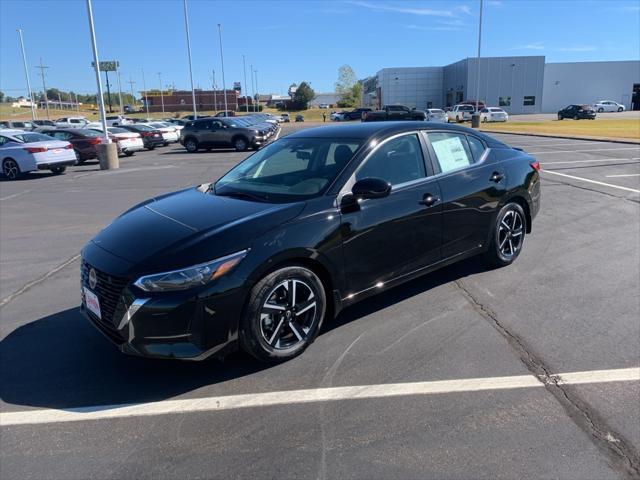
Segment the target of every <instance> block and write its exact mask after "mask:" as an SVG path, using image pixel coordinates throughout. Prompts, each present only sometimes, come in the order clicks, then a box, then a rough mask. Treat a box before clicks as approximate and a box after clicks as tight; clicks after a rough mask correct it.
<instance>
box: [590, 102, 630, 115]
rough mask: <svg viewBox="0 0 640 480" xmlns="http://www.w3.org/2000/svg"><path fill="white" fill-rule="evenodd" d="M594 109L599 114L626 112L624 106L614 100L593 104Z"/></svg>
mask: <svg viewBox="0 0 640 480" xmlns="http://www.w3.org/2000/svg"><path fill="white" fill-rule="evenodd" d="M593 109H594V110H595V111H596V112H598V113H601V112H624V105H622V104H621V103H617V102H614V101H612V100H600V101H599V102H596V103H594V104H593Z"/></svg>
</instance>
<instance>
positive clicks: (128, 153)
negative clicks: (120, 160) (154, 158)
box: [124, 152, 135, 157]
mask: <svg viewBox="0 0 640 480" xmlns="http://www.w3.org/2000/svg"><path fill="white" fill-rule="evenodd" d="M134 153H135V152H124V154H125V155H126V156H127V157H130V156H131V155H133V154H134Z"/></svg>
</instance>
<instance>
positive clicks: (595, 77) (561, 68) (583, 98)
mask: <svg viewBox="0 0 640 480" xmlns="http://www.w3.org/2000/svg"><path fill="white" fill-rule="evenodd" d="M634 83H640V61H637V60H630V61H613V62H570V63H547V64H546V66H545V74H544V88H543V102H542V111H543V112H544V113H555V112H557V111H558V110H560V109H561V108H564V107H566V106H567V105H570V104H572V103H577V104H583V103H587V104H593V103H594V102H597V101H599V100H613V101H614V102H618V103H622V104H623V105H624V106H625V108H627V109H631V99H632V95H633V84H634Z"/></svg>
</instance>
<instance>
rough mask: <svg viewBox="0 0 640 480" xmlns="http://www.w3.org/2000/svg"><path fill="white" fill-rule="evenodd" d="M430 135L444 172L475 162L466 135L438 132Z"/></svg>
mask: <svg viewBox="0 0 640 480" xmlns="http://www.w3.org/2000/svg"><path fill="white" fill-rule="evenodd" d="M428 136H429V141H430V142H431V146H432V147H433V150H434V151H435V154H436V158H437V160H438V164H439V165H440V170H441V171H442V173H447V172H451V171H453V170H458V169H460V168H464V167H468V166H469V165H471V164H472V163H473V157H472V155H471V151H470V150H469V145H468V143H467V140H466V138H465V136H464V135H460V134H457V133H439V132H436V133H429V135H428Z"/></svg>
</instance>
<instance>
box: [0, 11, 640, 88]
mask: <svg viewBox="0 0 640 480" xmlns="http://www.w3.org/2000/svg"><path fill="white" fill-rule="evenodd" d="M188 2H189V3H188V5H189V17H190V27H191V44H192V52H193V66H194V77H195V78H194V81H195V84H196V86H200V87H202V88H209V87H210V85H211V70H212V69H214V68H215V70H216V77H217V78H216V80H217V83H218V85H219V86H221V84H222V79H221V75H220V54H219V43H218V35H217V27H216V25H217V24H218V23H221V24H222V25H223V42H224V52H225V73H226V75H225V77H226V85H227V87H228V88H230V87H231V86H232V84H233V82H234V81H241V82H243V70H242V54H245V55H246V57H247V70H248V69H249V65H250V64H253V65H254V66H255V67H254V68H256V69H257V70H258V82H259V85H258V86H259V90H260V92H261V93H284V92H285V91H286V88H287V86H288V85H289V84H290V83H292V82H297V83H299V82H300V81H302V80H307V81H310V82H311V85H312V86H313V88H314V89H315V90H316V92H326V91H331V90H332V89H333V84H334V82H335V81H336V77H337V70H338V67H340V65H343V64H349V65H351V66H352V67H353V68H354V70H355V71H356V74H357V75H358V77H359V78H364V77H366V76H368V75H371V74H373V73H375V72H376V71H378V70H379V69H381V68H384V67H398V66H436V65H446V64H448V63H452V62H454V61H457V60H460V59H462V58H465V57H469V56H475V55H476V48H477V43H476V41H477V20H478V11H479V0H466V1H465V0H460V1H457V0H451V1H419V0H413V1H411V0H408V1H400V0H333V1H302V0H297V1H294V0H288V1H279V0H269V1H267V0H263V1H249V0H247V1H243V0H236V1H223V0H188ZM93 4H94V17H95V26H96V35H97V39H98V51H99V54H100V59H101V60H111V59H118V60H119V61H120V65H121V66H120V68H121V72H122V78H123V81H125V80H126V81H128V80H129V78H130V77H131V78H132V79H133V81H135V82H136V85H135V87H134V88H135V90H136V91H137V90H141V89H142V74H141V70H142V68H144V70H145V76H146V84H147V88H157V87H158V84H159V79H158V75H157V73H158V72H162V80H163V84H164V85H167V84H173V83H175V85H176V87H177V88H183V89H187V88H189V74H188V63H187V56H186V40H185V31H184V17H183V7H182V0H94V1H93ZM484 4H485V8H484V21H483V45H482V54H483V56H501V55H546V57H547V61H548V62H564V61H589V60H635V59H639V58H640V2H639V1H638V0H630V1H614V0H610V1H604V0H603V1H586V0H570V1H560V0H557V1H556V0H537V1H525V0H485V2H484ZM19 27H20V28H22V29H23V30H24V35H25V45H26V49H27V57H28V62H29V65H30V70H29V73H30V77H31V82H32V85H34V88H41V80H40V77H39V76H38V75H37V70H36V69H35V68H33V67H34V66H35V65H36V64H38V62H39V58H40V57H42V59H43V62H44V64H45V65H48V66H50V67H51V68H49V69H48V70H47V72H46V75H47V86H53V87H57V88H61V89H64V90H69V89H72V90H74V91H76V92H82V93H89V92H94V91H95V90H96V88H95V77H94V76H93V72H92V70H91V68H90V64H91V61H92V59H93V58H92V53H91V46H90V42H89V29H88V22H87V11H86V6H85V2H84V0H56V1H54V0H0V90H2V91H4V92H5V94H7V95H11V96H18V95H22V94H25V93H26V87H25V80H24V72H23V66H22V59H21V56H20V49H19V43H18V36H17V32H16V28H19ZM111 83H112V84H114V85H115V79H114V80H113V81H112V82H111ZM248 83H250V81H249V82H248ZM125 89H126V91H129V85H128V84H125V85H123V90H125Z"/></svg>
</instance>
